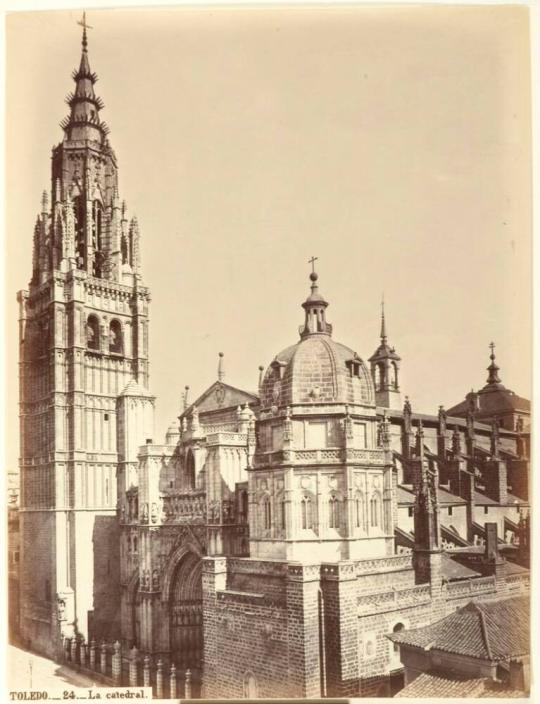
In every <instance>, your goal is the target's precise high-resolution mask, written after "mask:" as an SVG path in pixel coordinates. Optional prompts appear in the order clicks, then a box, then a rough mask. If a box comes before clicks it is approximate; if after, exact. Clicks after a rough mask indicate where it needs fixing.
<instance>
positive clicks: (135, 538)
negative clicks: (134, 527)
mask: <svg viewBox="0 0 540 704" xmlns="http://www.w3.org/2000/svg"><path fill="white" fill-rule="evenodd" d="M137 549H138V546H137V537H136V536H134V537H133V552H137Z"/></svg>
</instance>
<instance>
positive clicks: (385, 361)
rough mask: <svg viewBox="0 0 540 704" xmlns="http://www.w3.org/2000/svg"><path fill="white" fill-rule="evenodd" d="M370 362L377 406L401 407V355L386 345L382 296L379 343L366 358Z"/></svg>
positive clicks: (386, 337)
mask: <svg viewBox="0 0 540 704" xmlns="http://www.w3.org/2000/svg"><path fill="white" fill-rule="evenodd" d="M368 361H369V362H370V364H371V376H372V378H373V384H374V386H375V398H376V402H377V405H378V406H382V407H383V408H393V409H396V410H397V409H398V408H401V394H400V391H399V363H400V362H401V357H400V356H399V355H398V354H397V353H396V350H395V349H394V348H393V347H390V346H389V345H388V336H387V332H386V318H385V314H384V298H383V299H382V301H381V344H380V345H379V346H378V347H377V349H376V350H375V352H374V354H372V355H371V357H370V358H369V360H368Z"/></svg>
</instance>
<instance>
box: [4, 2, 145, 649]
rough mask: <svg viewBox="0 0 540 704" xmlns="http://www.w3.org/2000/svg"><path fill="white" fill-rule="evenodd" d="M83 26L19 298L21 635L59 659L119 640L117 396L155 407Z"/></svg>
mask: <svg viewBox="0 0 540 704" xmlns="http://www.w3.org/2000/svg"><path fill="white" fill-rule="evenodd" d="M80 24H81V25H82V26H83V36H82V52H81V60H80V64H79V68H78V69H77V70H76V71H74V72H73V80H74V82H75V88H74V90H73V92H72V93H70V94H69V95H68V97H67V99H66V102H67V103H68V105H69V108H70V112H69V115H68V116H67V117H66V118H65V119H64V120H63V121H62V123H61V127H62V129H63V132H64V137H63V140H62V142H61V143H60V144H58V145H57V146H56V147H54V149H53V151H52V173H51V190H50V198H49V195H48V194H47V193H44V194H43V198H42V203H41V212H40V214H39V215H38V218H37V221H36V225H35V229H34V253H33V267H32V278H31V281H30V285H29V288H28V290H26V291H20V292H19V293H18V296H17V299H18V302H19V320H20V322H19V340H20V372H19V379H20V392H19V393H20V471H21V590H22V593H21V599H20V601H21V615H20V616H21V630H22V634H23V637H24V638H26V639H27V641H28V642H30V643H31V644H32V646H33V647H34V648H35V649H37V650H41V651H43V652H46V653H48V654H54V653H55V651H56V650H57V649H58V647H60V646H61V638H62V637H63V636H73V635H80V636H83V637H84V638H86V639H88V638H89V637H93V638H97V639H98V638H101V637H107V638H109V637H114V635H115V633H116V631H115V628H116V621H117V618H118V613H119V607H117V605H116V591H117V590H118V589H119V586H118V582H119V577H118V564H119V557H118V555H117V554H116V551H117V550H118V535H117V531H118V528H117V519H116V501H117V499H116V471H117V464H118V459H119V458H118V439H117V433H118V431H117V417H118V410H119V403H120V402H121V401H120V400H119V396H120V394H121V392H122V391H123V389H124V388H125V387H126V386H127V385H128V384H129V383H130V382H132V384H133V383H135V382H136V385H137V388H140V389H141V393H144V394H145V396H148V393H147V392H146V389H147V387H148V305H149V301H150V295H149V291H148V289H147V288H146V287H145V286H144V285H143V283H142V278H141V274H140V253H139V230H138V225H137V221H136V219H135V218H132V219H131V220H129V219H128V217H127V209H126V205H125V203H121V201H120V199H119V195H118V167H117V161H116V156H115V154H114V151H113V150H112V148H111V145H110V143H109V139H108V128H107V126H106V124H105V123H104V122H103V121H102V119H101V117H100V112H101V110H102V108H103V102H102V100H101V98H99V97H98V96H97V95H96V93H95V84H96V81H97V75H96V74H95V73H93V72H92V70H91V68H90V61H89V57H88V40H87V29H89V25H87V23H86V19H85V17H84V15H83V20H82V22H81V23H80ZM145 432H147V431H146V430H145ZM140 440H141V443H142V442H143V441H144V438H141V439H140ZM118 598H119V597H118ZM118 603H119V602H118Z"/></svg>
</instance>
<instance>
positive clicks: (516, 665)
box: [510, 658, 531, 693]
mask: <svg viewBox="0 0 540 704" xmlns="http://www.w3.org/2000/svg"><path fill="white" fill-rule="evenodd" d="M510 687H511V688H512V689H515V690H517V691H518V692H526V693H528V692H529V689H530V688H531V664H530V660H529V658H526V659H524V660H510Z"/></svg>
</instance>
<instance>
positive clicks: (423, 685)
mask: <svg viewBox="0 0 540 704" xmlns="http://www.w3.org/2000/svg"><path fill="white" fill-rule="evenodd" d="M485 683H486V680H485V679H484V678H475V679H468V680H465V679H462V680H460V679H452V678H450V677H449V676H448V675H445V674H443V673H437V672H434V671H431V672H422V674H421V675H418V677H416V678H415V679H414V680H413V681H412V682H411V683H410V684H408V685H407V686H406V687H404V688H403V689H402V690H401V691H399V692H398V693H397V694H396V695H395V696H396V697H401V698H416V697H421V698H425V697H463V698H465V697H478V696H480V695H481V694H482V692H483V691H484V687H485Z"/></svg>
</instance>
